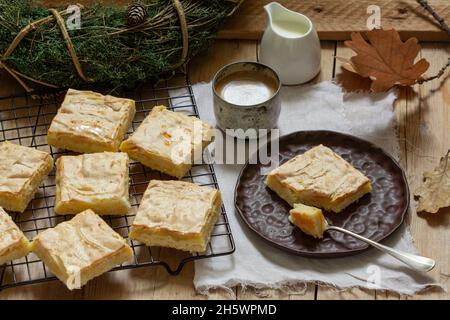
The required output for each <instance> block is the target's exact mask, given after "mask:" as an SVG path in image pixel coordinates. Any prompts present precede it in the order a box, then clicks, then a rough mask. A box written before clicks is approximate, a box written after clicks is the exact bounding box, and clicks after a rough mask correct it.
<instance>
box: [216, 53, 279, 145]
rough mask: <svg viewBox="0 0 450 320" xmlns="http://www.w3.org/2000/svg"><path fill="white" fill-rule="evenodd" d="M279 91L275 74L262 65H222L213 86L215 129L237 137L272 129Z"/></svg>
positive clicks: (245, 136) (275, 121) (275, 119)
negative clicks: (216, 127) (216, 126)
mask: <svg viewBox="0 0 450 320" xmlns="http://www.w3.org/2000/svg"><path fill="white" fill-rule="evenodd" d="M280 89H281V82H280V79H279V78H278V75H277V73H276V72H275V71H274V70H273V69H272V68H270V67H268V66H266V65H264V64H261V63H258V62H247V61H243V62H235V63H231V64H229V65H226V66H224V67H223V68H222V69H220V70H219V71H218V72H217V74H216V75H215V77H214V80H213V83H212V90H213V96H214V114H215V116H216V120H217V125H218V127H219V128H220V129H222V130H223V131H225V132H226V133H227V134H231V135H233V136H235V137H238V138H249V137H251V132H250V131H252V132H256V134H257V135H260V134H262V133H264V130H260V129H266V130H270V129H273V128H275V127H276V125H277V121H278V118H279V116H280V111H281V101H280ZM230 129H231V130H230ZM249 129H254V130H249ZM246 133H250V136H249V135H246ZM266 133H267V131H266Z"/></svg>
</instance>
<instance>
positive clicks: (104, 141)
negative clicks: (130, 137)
mask: <svg viewBox="0 0 450 320" xmlns="http://www.w3.org/2000/svg"><path fill="white" fill-rule="evenodd" d="M135 113H136V109H135V102H134V101H133V100H130V99H123V98H116V97H113V96H104V95H102V94H100V93H96V92H92V91H78V90H73V89H69V90H68V91H67V94H66V97H65V98H64V101H63V103H62V105H61V107H60V108H59V110H58V113H57V114H56V116H55V117H54V118H53V121H52V123H51V125H50V128H49V130H48V135H47V140H48V144H49V145H51V146H53V147H56V148H61V149H67V150H72V151H77V152H81V153H91V152H102V151H118V150H119V146H120V143H121V142H122V140H123V137H124V135H125V133H126V132H127V130H128V128H129V127H130V125H131V121H132V120H133V118H134V115H135Z"/></svg>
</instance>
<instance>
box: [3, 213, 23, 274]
mask: <svg viewBox="0 0 450 320" xmlns="http://www.w3.org/2000/svg"><path fill="white" fill-rule="evenodd" d="M28 252H30V242H29V241H28V239H27V237H25V235H24V234H23V232H22V231H21V230H20V229H19V227H18V226H17V225H16V224H15V223H14V221H13V220H12V219H11V217H10V216H9V214H7V213H6V212H5V211H4V210H3V208H1V207H0V266H1V265H3V264H5V263H7V262H9V261H12V260H15V259H19V258H22V257H25V256H26V255H27V254H28Z"/></svg>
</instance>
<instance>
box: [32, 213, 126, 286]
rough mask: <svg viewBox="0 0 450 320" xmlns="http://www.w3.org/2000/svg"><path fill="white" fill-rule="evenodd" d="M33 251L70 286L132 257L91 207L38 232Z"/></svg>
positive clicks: (117, 235)
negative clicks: (70, 218) (53, 226)
mask: <svg viewBox="0 0 450 320" xmlns="http://www.w3.org/2000/svg"><path fill="white" fill-rule="evenodd" d="M32 251H33V252H34V253H36V255H37V256H38V257H39V258H40V259H41V260H42V261H43V262H44V263H45V265H47V266H48V267H49V269H50V271H51V272H52V273H53V274H54V275H55V276H56V277H57V278H58V279H59V280H61V281H62V282H63V283H64V284H65V285H66V286H67V288H69V290H72V289H79V288H81V287H82V286H83V285H85V284H86V282H88V281H89V280H91V279H93V278H95V277H97V276H99V275H101V274H103V273H105V272H107V271H109V270H111V269H112V268H114V267H115V266H116V265H118V264H122V263H124V262H125V261H128V260H130V259H131V258H132V257H133V250H132V249H131V248H130V246H129V245H128V244H127V242H126V241H125V239H123V238H122V237H121V236H120V235H119V234H117V233H116V232H114V230H113V229H111V227H110V226H108V224H107V223H106V222H105V221H103V219H101V218H100V217H99V216H98V215H96V214H95V213H94V212H93V211H91V210H86V211H84V212H82V213H80V214H78V215H76V216H75V217H74V218H72V220H70V221H66V222H62V223H60V224H58V225H57V226H56V227H55V228H51V229H47V230H45V231H43V232H41V233H39V234H38V235H37V236H36V237H35V238H34V239H33V242H32Z"/></svg>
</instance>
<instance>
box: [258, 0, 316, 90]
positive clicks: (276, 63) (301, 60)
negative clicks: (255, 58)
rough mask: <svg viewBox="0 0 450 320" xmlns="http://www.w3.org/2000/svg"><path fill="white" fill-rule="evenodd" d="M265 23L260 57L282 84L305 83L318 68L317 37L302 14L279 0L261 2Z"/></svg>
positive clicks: (314, 74) (309, 21) (312, 76)
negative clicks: (283, 4)
mask: <svg viewBox="0 0 450 320" xmlns="http://www.w3.org/2000/svg"><path fill="white" fill-rule="evenodd" d="M264 9H265V10H266V12H267V26H266V30H265V31H264V35H263V38H262V40H261V48H260V53H259V60H260V62H262V63H263V64H266V65H268V66H270V67H272V68H273V69H274V70H275V71H276V72H277V73H278V76H279V77H280V80H281V82H282V83H283V84H285V85H295V84H301V83H305V82H307V81H309V80H311V79H312V78H314V77H315V76H316V75H317V74H318V73H319V71H320V58H321V52H320V40H319V37H318V35H317V32H316V30H315V29H314V26H313V24H312V22H311V20H309V18H308V17H306V16H305V15H303V14H300V13H298V12H295V11H292V10H289V9H287V8H285V7H283V6H282V5H281V4H279V3H278V2H271V3H269V4H267V5H266V6H264Z"/></svg>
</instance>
